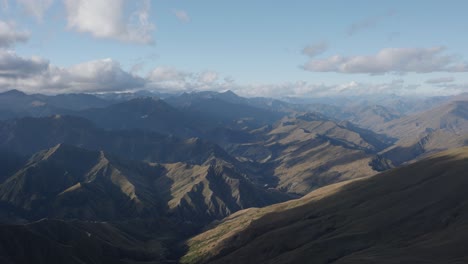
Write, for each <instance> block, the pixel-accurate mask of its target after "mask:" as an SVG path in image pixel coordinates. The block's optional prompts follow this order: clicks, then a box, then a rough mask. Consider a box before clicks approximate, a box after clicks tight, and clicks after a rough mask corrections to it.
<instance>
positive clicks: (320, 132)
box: [231, 113, 390, 194]
mask: <svg viewBox="0 0 468 264" xmlns="http://www.w3.org/2000/svg"><path fill="white" fill-rule="evenodd" d="M252 133H254V134H260V135H262V136H261V140H258V141H255V142H251V143H246V144H239V145H238V146H237V147H236V148H235V149H234V150H232V152H231V153H232V154H233V155H235V156H238V157H243V158H247V159H250V160H252V161H254V162H257V163H260V164H259V165H258V166H261V167H262V168H263V172H264V173H265V174H270V175H273V176H274V177H276V178H277V179H278V182H277V184H274V186H273V187H276V188H278V189H281V190H285V191H288V192H295V193H299V194H307V193H308V192H310V191H311V190H313V189H316V188H318V187H321V186H324V185H327V184H330V183H334V182H338V181H342V180H346V179H351V178H355V177H362V176H368V175H373V174H375V173H376V170H377V169H378V168H377V167H378V166H375V165H373V163H375V160H376V158H377V156H376V155H375V154H376V153H377V152H378V151H380V150H382V149H383V148H385V147H387V146H388V145H389V143H390V142H389V141H388V140H387V139H386V138H385V137H383V136H381V135H377V134H375V133H372V132H371V131H368V130H364V129H360V128H357V127H355V126H353V125H352V124H350V123H349V122H342V123H336V122H334V121H330V120H329V119H327V118H326V117H324V116H322V115H319V114H313V113H309V114H305V115H300V116H297V117H296V118H284V119H282V120H281V121H280V122H279V123H277V124H276V125H275V126H273V127H271V128H266V129H265V130H257V131H253V132H252ZM377 163H378V162H377ZM374 167H375V168H374ZM383 167H384V166H383Z"/></svg>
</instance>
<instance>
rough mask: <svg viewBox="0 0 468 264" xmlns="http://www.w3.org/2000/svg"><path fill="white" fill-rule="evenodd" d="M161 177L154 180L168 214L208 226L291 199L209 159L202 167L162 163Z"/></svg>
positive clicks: (233, 167) (215, 160)
mask: <svg viewBox="0 0 468 264" xmlns="http://www.w3.org/2000/svg"><path fill="white" fill-rule="evenodd" d="M163 166H164V168H165V169H166V172H165V174H164V176H165V177H161V178H159V179H158V180H157V181H156V186H158V189H159V190H160V192H161V193H162V194H163V195H165V197H167V199H168V207H169V211H170V215H172V216H175V217H176V218H177V219H184V220H190V221H194V222H198V223H208V222H210V221H212V220H214V219H221V218H223V217H225V216H228V215H230V214H232V213H234V212H237V211H239V210H242V209H245V208H249V207H262V206H266V205H270V204H274V203H278V202H283V201H286V200H290V199H291V196H288V195H286V194H283V193H280V192H278V191H276V190H272V189H265V188H263V187H260V186H258V185H257V184H255V183H253V182H252V180H251V179H250V178H249V177H248V176H247V175H246V174H244V173H242V172H241V171H239V170H238V169H237V168H236V167H235V166H233V165H232V164H230V163H227V162H226V161H223V160H219V159H212V160H209V161H207V162H205V163H204V164H202V165H188V164H183V163H175V164H165V165H163Z"/></svg>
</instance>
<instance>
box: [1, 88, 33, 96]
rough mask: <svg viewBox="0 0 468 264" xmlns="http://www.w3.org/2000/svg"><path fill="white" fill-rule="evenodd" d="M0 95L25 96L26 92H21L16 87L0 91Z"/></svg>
mask: <svg viewBox="0 0 468 264" xmlns="http://www.w3.org/2000/svg"><path fill="white" fill-rule="evenodd" d="M0 95H9V96H25V95H27V94H25V93H23V92H22V91H20V90H17V89H12V90H9V91H6V92H3V93H0Z"/></svg>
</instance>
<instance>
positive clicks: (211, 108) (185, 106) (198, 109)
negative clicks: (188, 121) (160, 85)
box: [165, 91, 284, 129]
mask: <svg viewBox="0 0 468 264" xmlns="http://www.w3.org/2000/svg"><path fill="white" fill-rule="evenodd" d="M165 101H167V102H168V103H169V104H171V105H173V106H174V107H177V108H178V109H180V110H181V111H183V112H185V113H187V115H189V116H191V117H192V118H197V119H200V121H201V122H205V123H207V124H211V127H218V126H229V127H235V128H239V129H243V128H246V127H247V128H254V127H258V126H261V125H265V124H268V123H272V122H275V121H276V120H278V119H279V118H281V117H282V116H283V115H284V114H283V113H279V112H277V111H271V110H270V109H265V108H264V107H257V105H256V104H255V103H252V101H251V100H250V99H248V98H244V97H240V96H238V95H236V94H235V93H233V92H231V91H227V92H224V93H217V92H198V93H184V94H182V95H180V96H174V97H169V98H166V99H165Z"/></svg>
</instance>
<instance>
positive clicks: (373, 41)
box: [0, 0, 468, 98]
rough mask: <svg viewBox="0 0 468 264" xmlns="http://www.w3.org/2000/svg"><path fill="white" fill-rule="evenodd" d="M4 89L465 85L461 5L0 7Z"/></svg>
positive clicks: (305, 89)
mask: <svg viewBox="0 0 468 264" xmlns="http://www.w3.org/2000/svg"><path fill="white" fill-rule="evenodd" d="M0 7H1V12H0V92H3V91H7V90H10V89H18V90H21V91H24V92H27V93H45V94H59V93H71V92H73V93H80V92H87V93H89V92H92V93H95V92H118V91H136V90H150V91H157V92H171V93H180V92H186V91H188V92H190V91H207V90H211V91H226V90H232V91H233V92H235V93H236V94H239V95H241V96H247V97H255V96H265V97H275V98H282V97H288V96H291V97H321V96H330V95H333V96H335V95H344V96H347V95H365V94H397V95H426V96H432V95H456V94H459V93H463V92H466V91H468V77H467V76H466V72H467V71H468V62H467V59H468V48H467V45H464V44H466V41H465V37H464V36H463V34H460V32H463V26H464V24H465V23H463V22H468V21H467V20H468V18H466V16H465V14H464V10H466V8H467V7H468V5H467V3H466V2H464V1H451V2H450V4H449V3H446V2H439V1H411V2H402V1H392V2H386V3H376V2H374V1H358V2H355V3H353V5H352V6H350V5H346V4H343V3H339V2H336V1H332V2H326V3H325V2H322V3H317V2H309V1H295V2H292V3H290V2H282V3H280V2H274V3H271V2H269V1H255V2H246V1H236V2H223V3H220V2H217V1H200V2H190V1H148V0H138V1H124V0H116V1H110V0H105V1H85V0H77V1H72V0H64V1H59V0H41V1H28V0H17V1H14V0H4V1H2V2H1V4H0Z"/></svg>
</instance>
